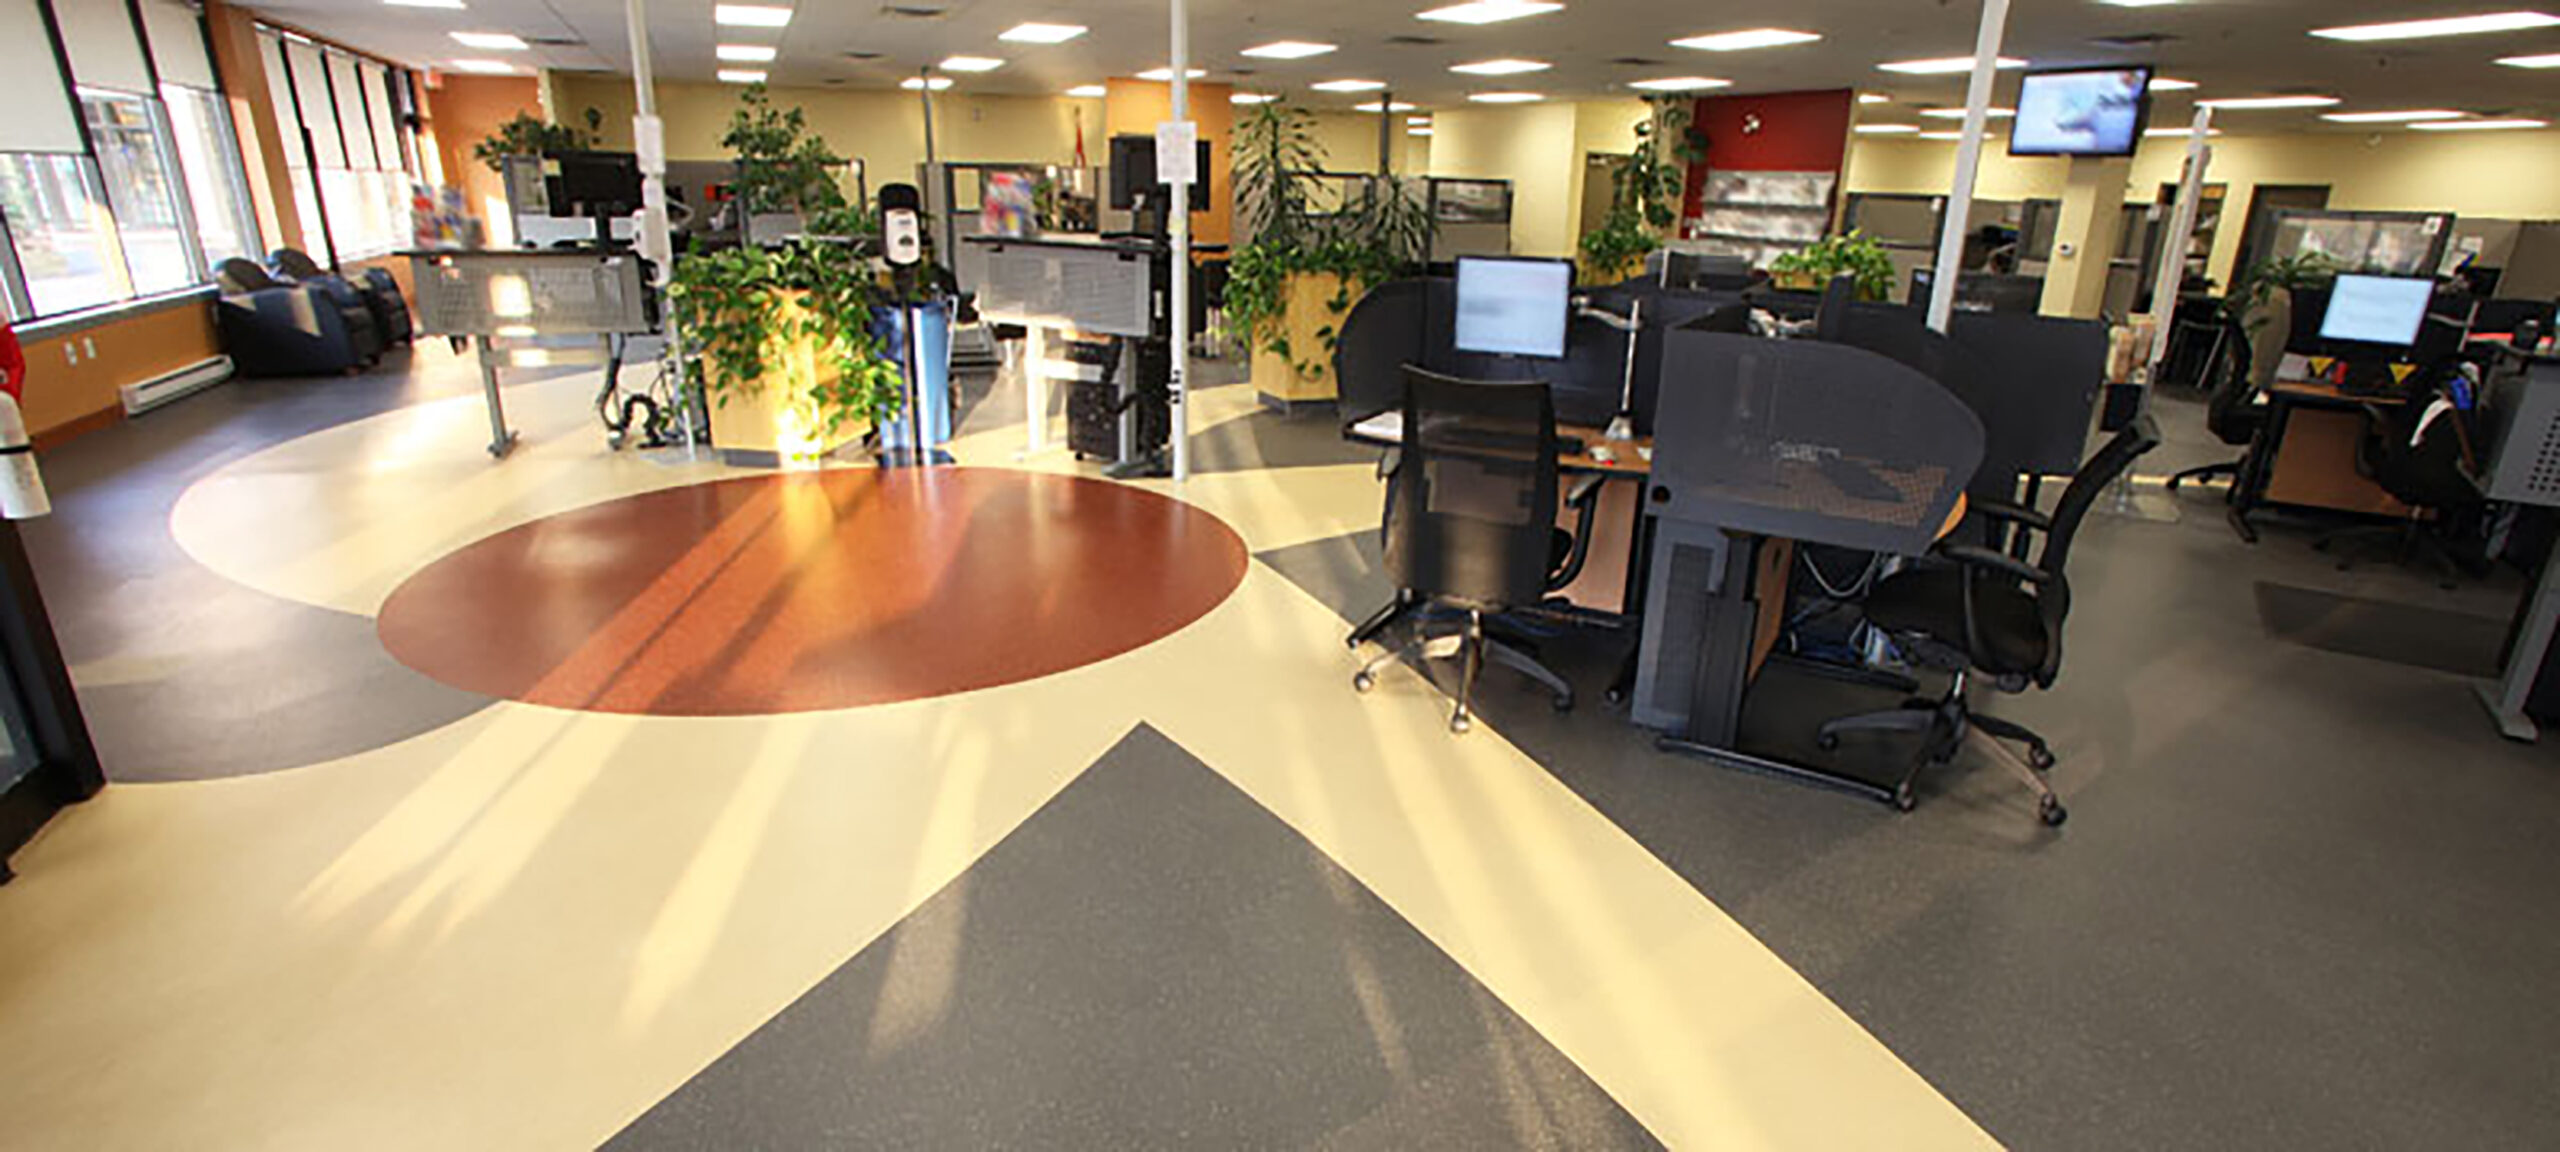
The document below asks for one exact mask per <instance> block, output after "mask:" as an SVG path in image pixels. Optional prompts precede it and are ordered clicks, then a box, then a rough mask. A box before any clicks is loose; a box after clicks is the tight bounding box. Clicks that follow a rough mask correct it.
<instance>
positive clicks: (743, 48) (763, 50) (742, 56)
mask: <svg viewBox="0 0 2560 1152" xmlns="http://www.w3.org/2000/svg"><path fill="white" fill-rule="evenodd" d="M713 51H714V52H715V53H716V54H717V55H718V56H719V57H720V58H721V59H723V60H743V61H745V62H747V63H749V64H758V63H762V62H764V61H767V60H771V59H773V56H774V47H773V45H771V44H723V45H721V46H720V47H718V48H717V49H714V50H713Z"/></svg>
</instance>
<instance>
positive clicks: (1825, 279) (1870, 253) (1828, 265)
mask: <svg viewBox="0 0 2560 1152" xmlns="http://www.w3.org/2000/svg"><path fill="white" fill-rule="evenodd" d="M1844 272H1845V273H1848V274H1849V275H1851V276H1854V277H1856V278H1857V281H1858V299H1861V300H1884V299H1888V298H1890V297H1891V296H1892V295H1893V281H1894V273H1893V257H1891V256H1889V255H1887V254H1886V253H1885V250H1884V245H1883V244H1880V243H1878V242H1877V241H1876V239H1875V237H1872V236H1869V235H1867V234H1866V233H1864V232H1861V231H1858V230H1857V229H1854V228H1852V229H1850V230H1849V231H1848V232H1846V233H1843V234H1841V235H1838V236H1830V237H1825V238H1823V239H1822V240H1819V241H1816V242H1814V243H1812V244H1808V245H1806V246H1805V247H1802V248H1799V249H1796V250H1795V251H1793V252H1789V253H1786V254H1784V255H1782V256H1779V257H1778V258H1777V259H1775V260H1771V261H1770V262H1769V278H1770V279H1771V280H1772V281H1774V282H1775V283H1776V284H1777V286H1778V287H1780V288H1787V289H1793V290H1797V291H1804V292H1819V291H1821V290H1822V288H1823V286H1824V285H1827V284H1829V283H1831V278H1832V277H1834V276H1838V275H1840V274H1842V273H1844Z"/></svg>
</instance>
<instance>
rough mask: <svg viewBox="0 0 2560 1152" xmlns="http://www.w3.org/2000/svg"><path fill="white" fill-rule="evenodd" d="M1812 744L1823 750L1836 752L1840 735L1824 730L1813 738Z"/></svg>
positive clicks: (1838, 747) (1838, 748)
mask: <svg viewBox="0 0 2560 1152" xmlns="http://www.w3.org/2000/svg"><path fill="white" fill-rule="evenodd" d="M1813 746H1814V747H1816V748H1820V749H1822V750H1823V751H1825V752H1837V751H1839V750H1840V735H1839V733H1836V732H1824V733H1822V734H1820V735H1817V736H1815V737H1814V738H1813Z"/></svg>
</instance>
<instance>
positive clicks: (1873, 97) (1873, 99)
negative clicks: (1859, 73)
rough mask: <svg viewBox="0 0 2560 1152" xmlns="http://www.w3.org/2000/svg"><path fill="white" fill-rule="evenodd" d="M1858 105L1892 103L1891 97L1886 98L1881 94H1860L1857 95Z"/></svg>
mask: <svg viewBox="0 0 2560 1152" xmlns="http://www.w3.org/2000/svg"><path fill="white" fill-rule="evenodd" d="M1858 103H1860V104H1891V103H1893V97H1891V96H1887V95H1885V94H1884V93H1882V92H1860V93H1858Z"/></svg>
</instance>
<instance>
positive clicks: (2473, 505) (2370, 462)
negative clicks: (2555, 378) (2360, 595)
mask: <svg viewBox="0 0 2560 1152" xmlns="http://www.w3.org/2000/svg"><path fill="white" fill-rule="evenodd" d="M2419 377H2422V378H2423V380H2422V381H2421V382H2418V383H2415V384H2414V386H2412V387H2411V388H2410V389H2408V392H2407V395H2406V397H2405V398H2404V399H2403V400H2402V401H2401V402H2400V403H2397V404H2366V405H2364V415H2365V423H2364V436H2363V438H2362V439H2361V440H2359V441H2358V442H2357V444H2356V472H2357V473H2359V474H2360V475H2363V476H2364V477H2366V478H2367V479H2370V480H2372V481H2373V482H2374V484H2375V485H2377V486H2379V487H2380V488H2381V489H2382V490H2383V491H2385V492H2388V493H2390V494H2391V498H2392V499H2394V500H2398V501H2399V502H2401V503H2402V504H2405V505H2407V506H2408V508H2409V514H2408V515H2407V516H2405V517H2402V518H2401V520H2400V521H2399V522H2398V523H2396V524H2386V525H2356V526H2352V527H2347V528H2340V529H2336V530H2334V531H2331V532H2327V533H2324V534H2322V535H2321V536H2320V537H2319V538H2318V539H2316V540H2314V541H2312V544H2311V546H2312V547H2313V548H2315V549H2318V550H2320V551H2322V552H2328V551H2331V550H2333V549H2338V548H2339V546H2340V545H2341V544H2346V543H2350V542H2355V541H2382V542H2385V543H2388V544H2389V545H2391V546H2392V554H2393V558H2394V559H2395V560H2396V561H2397V562H2398V563H2401V564H2407V563H2408V562H2409V561H2410V560H2412V559H2416V558H2418V557H2424V558H2425V559H2426V560H2427V562H2428V564H2429V565H2430V566H2432V567H2433V568H2435V570H2436V573H2437V575H2438V578H2439V579H2438V585H2439V586H2440V587H2442V588H2445V589H2446V590H2448V591H2450V590H2451V589H2452V588H2453V587H2454V584H2455V581H2456V579H2457V578H2458V576H2459V575H2460V573H2461V571H2462V565H2461V563H2460V562H2459V561H2457V560H2456V559H2455V558H2454V554H2453V550H2452V549H2451V548H2450V547H2449V546H2448V545H2447V544H2446V542H2445V539H2446V533H2447V532H2448V531H2450V527H2449V526H2451V525H2454V524H2460V523H2468V522H2469V514H2470V513H2471V512H2473V511H2474V510H2476V509H2478V508H2479V507H2481V506H2482V505H2483V504H2485V503H2487V499H2486V497H2483V496H2482V495H2481V494H2480V489H2479V486H2478V485H2477V484H2475V483H2473V482H2472V480H2471V476H2472V474H2473V473H2474V472H2476V470H2477V468H2478V462H2477V461H2476V460H2474V459H2473V455H2472V447H2471V440H2470V430H2469V428H2468V427H2467V426H2466V424H2465V421H2467V420H2468V419H2469V418H2470V416H2469V414H2468V413H2467V412H2465V411H2463V410H2461V409H2460V408H2459V407H2451V406H2449V405H2451V401H2452V398H2451V397H2450V396H2448V395H2447V387H2446V377H2445V375H2444V374H2443V373H2441V372H2422V373H2420V374H2419ZM2472 394H2473V395H2477V394H2478V393H2477V389H2476V388H2475V389H2473V390H2472ZM2438 401H2444V402H2445V403H2446V405H2448V407H2444V408H2442V409H2441V410H2439V407H2438ZM2355 559H2356V558H2355V557H2354V556H2353V555H2346V554H2342V555H2340V556H2339V559H2338V570H2339V571H2341V572H2344V571H2347V570H2349V569H2351V568H2353V567H2354V566H2355Z"/></svg>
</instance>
